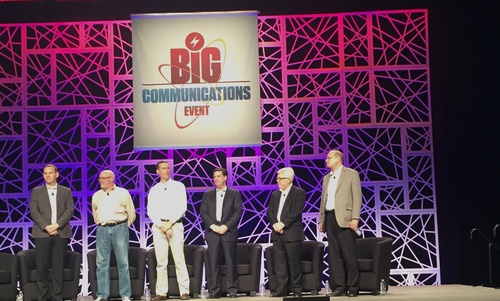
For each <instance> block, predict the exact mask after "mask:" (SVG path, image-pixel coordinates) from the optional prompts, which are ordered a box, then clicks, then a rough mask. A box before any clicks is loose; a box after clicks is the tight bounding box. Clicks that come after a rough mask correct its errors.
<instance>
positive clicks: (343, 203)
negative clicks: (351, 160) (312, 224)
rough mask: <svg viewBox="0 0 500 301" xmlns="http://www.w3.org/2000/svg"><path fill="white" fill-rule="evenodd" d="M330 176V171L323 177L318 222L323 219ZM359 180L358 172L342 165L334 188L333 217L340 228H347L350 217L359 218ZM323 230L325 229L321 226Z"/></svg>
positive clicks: (360, 199) (321, 221) (360, 198)
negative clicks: (335, 188)
mask: <svg viewBox="0 0 500 301" xmlns="http://www.w3.org/2000/svg"><path fill="white" fill-rule="evenodd" d="M331 178H332V176H331V173H329V174H327V175H326V176H325V177H324V178H323V191H322V192H321V204H320V209H319V222H320V223H323V222H324V221H325V206H326V201H327V198H328V183H330V179H331ZM361 201H362V197H361V181H360V179H359V173H358V172H357V171H356V170H354V169H351V168H347V167H345V166H344V167H342V171H341V172H340V177H339V181H338V183H337V190H335V217H336V218H337V223H338V224H339V226H340V227H342V228H348V227H349V222H350V221H351V219H353V218H356V219H359V215H360V211H361ZM323 230H326V229H325V227H324V226H323Z"/></svg>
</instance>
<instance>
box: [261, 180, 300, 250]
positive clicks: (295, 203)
mask: <svg viewBox="0 0 500 301" xmlns="http://www.w3.org/2000/svg"><path fill="white" fill-rule="evenodd" d="M281 194H282V192H281V191H280V190H276V191H273V193H272V194H271V199H270V200H269V208H268V209H267V220H268V221H269V223H270V224H271V229H273V227H272V225H273V224H275V223H277V222H278V209H279V205H280V199H281ZM305 202H306V192H305V191H304V189H301V188H299V187H297V186H295V185H292V187H290V192H289V193H288V195H287V196H286V198H285V204H284V205H283V210H282V211H281V218H280V219H281V222H282V223H283V224H284V225H285V228H284V229H283V237H284V239H285V240H286V241H287V242H292V241H302V240H304V238H305V236H304V227H303V226H302V211H303V210H304V204H305ZM280 235H281V234H279V233H278V232H276V231H274V229H273V231H272V234H271V239H272V240H277V239H278V237H279V236H280Z"/></svg>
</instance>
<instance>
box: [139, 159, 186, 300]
mask: <svg viewBox="0 0 500 301" xmlns="http://www.w3.org/2000/svg"><path fill="white" fill-rule="evenodd" d="M170 172H171V171H170V165H169V164H168V162H166V161H160V162H158V163H157V164H156V173H157V174H158V175H159V176H160V182H158V183H156V184H155V185H154V186H153V187H152V188H151V190H150V191H149V194H148V216H149V218H150V219H151V221H152V222H153V225H152V227H151V230H152V232H153V244H154V248H155V255H156V262H157V265H156V273H157V281H156V296H155V297H153V299H152V301H160V300H166V299H168V297H169V296H168V271H167V265H168V251H169V248H170V250H171V251H172V257H173V259H174V262H175V273H176V276H177V283H178V284H179V292H180V295H181V300H187V299H189V274H188V271H187V267H186V260H185V257H184V225H183V224H182V218H183V217H184V214H185V213H186V210H187V196H186V187H185V186H184V184H182V183H181V182H179V181H175V180H173V179H172V178H171V176H170Z"/></svg>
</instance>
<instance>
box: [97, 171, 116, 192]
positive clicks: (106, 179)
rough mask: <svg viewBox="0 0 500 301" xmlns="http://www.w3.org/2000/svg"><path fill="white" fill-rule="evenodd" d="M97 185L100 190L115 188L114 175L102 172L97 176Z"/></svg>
mask: <svg viewBox="0 0 500 301" xmlns="http://www.w3.org/2000/svg"><path fill="white" fill-rule="evenodd" d="M99 183H100V184H101V189H103V190H105V191H107V190H109V189H111V188H113V186H115V174H114V173H113V172H112V171H111V170H109V169H106V170H103V171H101V173H100V174H99Z"/></svg>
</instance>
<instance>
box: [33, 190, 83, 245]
mask: <svg viewBox="0 0 500 301" xmlns="http://www.w3.org/2000/svg"><path fill="white" fill-rule="evenodd" d="M56 203H57V223H58V224H59V230H58V231H59V237H62V238H70V237H72V235H73V234H72V231H71V226H70V224H69V220H70V219H71V217H73V211H74V209H75V206H74V202H73V194H72V193H71V189H69V188H68V187H65V186H62V185H59V184H57V197H56ZM30 215H31V219H33V231H32V233H31V236H32V237H33V238H43V237H49V236H50V235H49V234H48V233H47V231H45V227H47V226H48V225H50V224H52V222H51V218H52V209H51V207H50V199H49V193H48V191H47V186H46V185H42V186H38V187H36V188H34V189H33V191H32V192H31V197H30Z"/></svg>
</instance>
